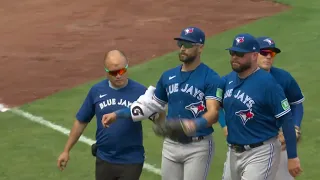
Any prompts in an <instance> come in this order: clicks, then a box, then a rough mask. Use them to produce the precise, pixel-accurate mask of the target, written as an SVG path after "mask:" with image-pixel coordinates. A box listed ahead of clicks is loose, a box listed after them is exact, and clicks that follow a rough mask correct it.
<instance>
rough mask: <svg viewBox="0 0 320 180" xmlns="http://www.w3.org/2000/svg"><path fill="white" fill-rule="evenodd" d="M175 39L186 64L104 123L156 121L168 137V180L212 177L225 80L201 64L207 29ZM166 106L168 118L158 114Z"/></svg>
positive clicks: (165, 165)
mask: <svg viewBox="0 0 320 180" xmlns="http://www.w3.org/2000/svg"><path fill="white" fill-rule="evenodd" d="M174 40H176V41H177V44H178V47H179V48H180V53H179V59H180V61H181V62H182V65H179V66H177V67H175V68H172V69H169V70H167V71H165V72H164V73H163V74H162V75H161V77H160V79H159V81H158V82H157V86H156V88H152V87H149V89H148V90H147V92H146V93H145V95H143V96H141V97H140V98H139V99H138V100H137V101H136V102H134V103H133V104H132V106H131V107H130V109H124V110H122V111H117V112H115V113H111V114H107V115H105V118H104V120H103V121H102V123H103V124H104V125H105V126H108V125H109V124H110V123H112V122H113V121H115V119H116V118H118V117H123V116H125V117H127V116H131V117H132V119H133V120H135V121H139V120H142V119H148V118H149V119H152V120H155V121H156V123H155V124H154V126H153V130H154V132H155V133H156V134H157V135H160V136H163V137H164V143H163V150H162V166H161V169H162V179H163V180H195V179H206V177H207V174H208V170H209V168H210V164H211V160H212V157H213V155H214V140H213V137H212V133H213V128H212V124H214V123H216V122H217V120H218V113H219V109H220V106H221V103H220V102H221V98H222V90H221V89H220V88H219V86H220V85H221V78H220V77H219V75H218V74H217V73H216V72H215V71H213V70H212V69H210V68H209V67H208V66H207V65H205V64H204V63H202V62H201V61H200V55H201V52H202V50H203V47H204V43H205V34H204V32H203V31H202V30H201V29H199V28H197V27H188V28H185V29H183V30H182V32H181V34H180V37H178V38H175V39H174ZM166 105H167V106H168V114H167V117H166V119H165V120H163V119H161V118H157V116H154V112H159V113H161V111H162V110H163V108H164V107H165V106H166ZM130 110H131V112H130Z"/></svg>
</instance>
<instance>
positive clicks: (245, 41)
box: [226, 33, 260, 53]
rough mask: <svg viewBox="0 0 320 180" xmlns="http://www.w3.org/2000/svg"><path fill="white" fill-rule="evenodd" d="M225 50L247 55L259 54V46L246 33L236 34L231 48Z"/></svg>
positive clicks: (253, 38)
mask: <svg viewBox="0 0 320 180" xmlns="http://www.w3.org/2000/svg"><path fill="white" fill-rule="evenodd" d="M226 50H231V51H237V52H243V53H249V52H260V46H259V43H258V41H257V40H256V38H255V37H254V36H252V35H251V34H248V33H243V34H238V35H236V36H235V38H234V40H233V43H232V47H230V48H227V49H226Z"/></svg>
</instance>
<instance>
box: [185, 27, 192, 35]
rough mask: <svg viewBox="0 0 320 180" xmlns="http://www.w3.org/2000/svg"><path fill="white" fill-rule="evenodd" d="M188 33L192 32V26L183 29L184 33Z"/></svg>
mask: <svg viewBox="0 0 320 180" xmlns="http://www.w3.org/2000/svg"><path fill="white" fill-rule="evenodd" d="M189 33H193V28H187V29H185V30H184V35H187V34H189Z"/></svg>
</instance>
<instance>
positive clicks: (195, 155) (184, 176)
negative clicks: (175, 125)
mask: <svg viewBox="0 0 320 180" xmlns="http://www.w3.org/2000/svg"><path fill="white" fill-rule="evenodd" d="M214 150H215V144H214V140H213V137H212V135H209V136H205V137H204V139H203V140H201V141H198V142H192V143H189V144H181V143H178V142H175V141H172V140H170V139H168V138H166V139H165V140H164V142H163V149H162V165H161V170H162V180H206V179H207V175H208V172H209V169H210V165H211V161H212V157H213V156H214Z"/></svg>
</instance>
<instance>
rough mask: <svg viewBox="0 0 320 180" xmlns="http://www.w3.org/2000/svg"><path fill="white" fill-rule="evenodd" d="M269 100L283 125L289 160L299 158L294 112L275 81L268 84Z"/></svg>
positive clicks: (274, 113) (275, 114)
mask: <svg viewBox="0 0 320 180" xmlns="http://www.w3.org/2000/svg"><path fill="white" fill-rule="evenodd" d="M266 94H267V97H266V98H267V99H268V100H269V103H268V105H269V107H270V108H271V110H272V111H273V115H274V116H275V117H276V118H277V119H278V121H279V122H280V123H281V124H282V131H283V135H284V138H285V141H286V145H287V152H288V158H295V157H297V142H296V132H295V129H294V122H293V119H292V112H291V108H290V105H289V102H288V100H287V98H286V96H285V94H284V91H283V89H282V88H281V86H280V85H279V84H278V83H276V82H275V81H271V82H269V83H268V84H267V92H266Z"/></svg>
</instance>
